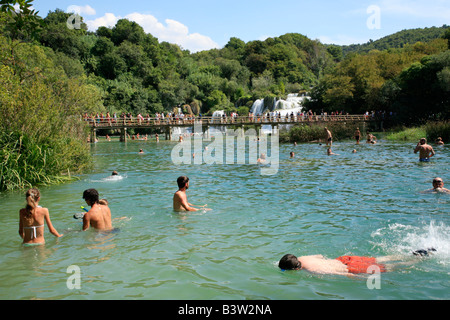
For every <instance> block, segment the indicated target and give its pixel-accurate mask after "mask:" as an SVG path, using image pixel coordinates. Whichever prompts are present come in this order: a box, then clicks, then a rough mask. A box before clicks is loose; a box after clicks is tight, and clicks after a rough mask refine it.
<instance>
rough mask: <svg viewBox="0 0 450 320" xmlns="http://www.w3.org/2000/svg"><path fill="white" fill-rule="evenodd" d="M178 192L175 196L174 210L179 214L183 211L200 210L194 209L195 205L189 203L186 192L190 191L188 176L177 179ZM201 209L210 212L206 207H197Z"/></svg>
mask: <svg viewBox="0 0 450 320" xmlns="http://www.w3.org/2000/svg"><path fill="white" fill-rule="evenodd" d="M177 184H178V191H177V192H175V194H174V195H173V210H174V211H177V212H182V211H198V210H200V209H198V208H194V206H195V205H193V204H191V203H189V202H188V201H187V196H186V190H187V189H189V178H188V177H186V176H181V177H178V179H177ZM196 207H201V208H202V209H204V210H209V209H206V208H204V207H206V204H205V205H204V206H196Z"/></svg>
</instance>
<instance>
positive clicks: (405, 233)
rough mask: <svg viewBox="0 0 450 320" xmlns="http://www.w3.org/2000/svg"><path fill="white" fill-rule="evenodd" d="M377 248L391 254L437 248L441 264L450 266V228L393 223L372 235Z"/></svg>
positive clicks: (437, 224) (441, 225) (438, 224)
mask: <svg viewBox="0 0 450 320" xmlns="http://www.w3.org/2000/svg"><path fill="white" fill-rule="evenodd" d="M371 237H372V239H373V243H374V245H375V246H379V247H380V248H381V249H382V250H383V251H384V252H388V253H389V254H405V255H409V254H411V252H413V251H415V250H418V249H427V248H435V249H436V250H437V251H436V252H434V253H433V256H434V257H436V258H437V259H438V260H439V262H440V263H442V264H445V265H449V264H450V226H448V225H446V224H445V223H444V222H442V221H441V222H436V221H434V220H431V221H430V222H428V223H427V222H422V223H419V224H418V225H414V226H413V225H404V224H401V223H393V224H390V225H388V226H387V227H383V228H380V229H377V230H376V231H374V232H373V233H372V234H371Z"/></svg>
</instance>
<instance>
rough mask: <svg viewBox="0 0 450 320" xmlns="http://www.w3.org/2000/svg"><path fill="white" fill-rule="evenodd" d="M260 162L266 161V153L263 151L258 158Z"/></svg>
mask: <svg viewBox="0 0 450 320" xmlns="http://www.w3.org/2000/svg"><path fill="white" fill-rule="evenodd" d="M256 162H258V163H264V162H266V155H265V154H264V153H261V156H260V157H259V158H258V160H256Z"/></svg>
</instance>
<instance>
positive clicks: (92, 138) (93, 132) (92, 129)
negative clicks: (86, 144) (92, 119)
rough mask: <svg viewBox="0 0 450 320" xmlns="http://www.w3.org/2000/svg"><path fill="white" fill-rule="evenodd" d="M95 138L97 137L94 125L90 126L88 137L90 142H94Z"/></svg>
mask: <svg viewBox="0 0 450 320" xmlns="http://www.w3.org/2000/svg"><path fill="white" fill-rule="evenodd" d="M95 139H97V129H95V128H94V127H92V128H91V135H90V137H89V141H90V142H91V143H94V142H95Z"/></svg>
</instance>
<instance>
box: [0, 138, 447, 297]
mask: <svg viewBox="0 0 450 320" xmlns="http://www.w3.org/2000/svg"><path fill="white" fill-rule="evenodd" d="M176 145H177V143H176V142H168V141H161V142H159V143H156V142H155V141H128V142H127V143H120V142H118V141H111V142H107V141H105V140H104V139H101V140H100V142H98V143H96V144H93V145H92V153H93V155H94V158H95V168H94V170H93V172H91V173H89V174H86V175H83V176H81V177H80V180H79V181H75V182H73V183H69V184H64V185H57V186H51V187H41V188H40V190H41V202H40V205H42V206H44V207H47V208H49V210H50V215H51V219H52V222H53V225H54V226H55V227H56V228H57V230H58V231H59V232H60V233H64V236H63V237H61V238H55V237H53V236H52V235H51V234H50V233H49V232H48V229H47V228H46V231H45V238H46V244H45V245H44V246H37V247H36V246H35V247H25V246H23V245H22V244H21V239H20V237H19V235H18V232H17V231H18V211H19V209H20V208H22V207H23V206H24V200H25V199H24V195H23V192H12V193H2V194H0V202H1V204H2V205H1V206H0V223H1V226H2V228H0V241H1V243H0V262H1V268H0V289H1V290H0V298H1V299H14V300H15V299H80V300H87V299H89V300H92V299H152V300H158V299H164V300H165V299H170V300H173V299H175V300H177V299H188V300H197V299H206V300H209V299H215V300H222V299H232V300H243V299H271V300H281V299H283V300H293V299H365V300H366V299H367V300H372V299H389V300H390V299H449V298H450V290H449V270H450V218H449V212H450V195H446V194H423V193H421V191H423V190H425V189H429V188H431V181H432V179H433V178H434V177H435V176H441V177H443V178H444V182H445V181H450V166H449V164H450V147H448V146H440V147H435V150H436V152H437V155H436V157H434V158H433V160H432V161H431V162H430V163H419V161H418V155H416V154H413V152H412V150H413V148H414V147H415V145H414V144H411V143H400V142H389V141H383V140H381V141H380V142H379V143H378V144H376V145H367V144H365V143H363V144H361V145H359V146H356V145H355V144H354V142H353V141H344V142H336V143H335V144H334V145H333V151H334V152H335V153H338V154H339V155H335V156H327V155H326V149H325V147H324V146H321V145H319V144H316V143H306V144H299V145H296V146H293V145H291V144H281V145H280V146H279V162H280V163H279V168H278V172H277V174H275V175H262V174H261V166H260V165H258V164H205V163H203V164H174V161H172V159H171V152H172V150H173V148H174V147H175V146H176ZM204 145H208V142H204ZM139 149H143V150H144V153H143V154H138V151H139ZM353 149H356V150H357V152H356V153H352V150H353ZM290 151H293V152H295V157H294V158H290V157H289V152H290ZM113 170H117V171H118V172H119V177H118V178H116V179H112V178H110V177H109V175H110V174H111V172H112V171H113ZM180 175H187V176H188V177H189V178H190V188H189V190H188V191H187V194H188V199H189V202H191V203H194V204H198V205H203V204H207V205H208V207H209V208H211V209H212V210H210V211H198V212H191V213H184V214H180V213H175V212H173V210H172V197H173V193H174V192H175V191H176V190H177V186H176V179H177V177H178V176H180ZM449 185H450V182H449ZM88 188H96V189H97V190H98V191H99V193H100V196H101V197H102V198H106V199H107V200H108V201H109V205H110V208H111V211H112V215H113V218H119V219H115V220H114V221H113V225H114V226H115V227H116V228H117V230H116V231H115V232H110V233H102V232H97V231H95V230H88V231H86V232H81V231H80V230H81V222H80V220H76V219H74V218H73V215H74V214H75V213H77V212H80V211H81V209H80V206H82V205H84V206H85V205H86V204H85V203H84V201H83V199H82V192H83V190H85V189H88ZM428 247H434V248H436V249H437V252H436V253H435V254H434V255H433V256H431V257H428V258H426V259H419V260H418V261H417V263H415V264H414V265H412V266H409V267H405V268H400V269H398V270H396V271H394V272H389V273H382V274H380V275H378V277H375V278H374V277H372V276H365V277H362V278H349V277H345V276H330V275H314V274H310V273H307V272H305V271H281V270H280V269H279V268H278V267H277V262H278V260H279V259H280V258H281V257H282V256H283V255H284V254H285V253H292V254H295V255H297V256H300V255H312V254H323V255H324V256H326V257H329V258H335V257H338V256H341V255H351V254H353V255H370V256H384V255H391V254H400V255H405V256H410V255H411V251H413V250H416V249H422V248H428ZM74 268H75V269H74ZM73 270H75V271H73ZM75 276H77V277H76V278H75ZM373 276H376V275H373ZM77 281H78V282H77ZM370 284H372V285H370ZM78 285H79V286H78Z"/></svg>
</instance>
